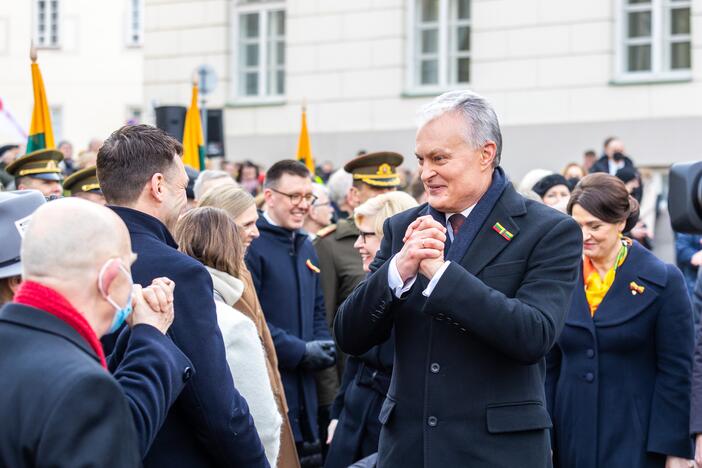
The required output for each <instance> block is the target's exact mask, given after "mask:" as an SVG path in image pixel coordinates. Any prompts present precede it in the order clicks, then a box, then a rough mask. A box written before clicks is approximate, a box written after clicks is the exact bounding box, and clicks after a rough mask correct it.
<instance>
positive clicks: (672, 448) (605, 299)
mask: <svg viewBox="0 0 702 468" xmlns="http://www.w3.org/2000/svg"><path fill="white" fill-rule="evenodd" d="M568 212H569V213H571V214H572V216H573V218H574V219H575V220H576V221H577V222H578V224H579V225H580V227H581V229H582V232H583V261H582V266H581V268H580V275H579V279H578V283H577V287H576V288H575V293H574V295H573V299H572V303H571V304H570V310H569V311H568V315H567V318H566V324H565V328H564V329H563V333H561V335H560V337H559V338H558V341H557V343H556V345H555V346H554V347H553V349H552V350H551V352H550V353H549V355H548V360H547V364H548V373H547V380H546V391H547V398H548V406H549V411H550V413H551V417H552V420H553V436H554V446H553V453H554V455H553V457H554V461H555V463H556V465H557V466H559V467H562V468H570V467H574V466H575V467H582V468H596V467H605V466H607V467H609V466H612V467H619V466H628V467H637V468H644V467H651V468H652V467H660V468H663V467H666V468H674V467H681V468H682V467H687V466H689V462H688V461H687V459H690V458H692V441H691V439H690V436H689V433H688V424H689V414H690V378H691V377H690V374H691V368H692V347H693V327H692V316H691V312H690V300H689V298H688V295H687V291H686V290H685V282H684V280H683V277H682V275H681V274H680V271H679V270H678V269H677V268H675V267H674V266H673V265H666V264H665V263H663V262H662V261H661V260H659V259H657V258H656V257H655V256H654V255H653V254H651V253H650V252H648V251H647V250H646V249H645V248H643V247H642V246H641V245H640V244H639V243H638V242H636V241H631V240H630V239H628V238H626V237H622V235H621V233H622V232H626V231H627V230H628V229H629V228H630V227H631V226H633V225H634V224H635V223H636V220H637V218H638V213H639V207H638V203H637V202H636V200H635V199H634V198H633V197H632V196H630V195H629V193H628V192H627V190H626V187H625V186H624V183H623V182H622V181H621V180H619V179H617V178H616V177H613V176H610V175H607V174H591V175H589V176H587V177H585V178H583V180H581V181H580V183H579V184H578V185H577V186H576V188H575V190H574V191H573V194H572V196H571V199H570V201H569V202H568Z"/></svg>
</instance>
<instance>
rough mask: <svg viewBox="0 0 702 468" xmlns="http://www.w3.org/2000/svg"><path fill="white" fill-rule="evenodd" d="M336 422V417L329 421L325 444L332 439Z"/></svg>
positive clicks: (328, 443) (337, 421)
mask: <svg viewBox="0 0 702 468" xmlns="http://www.w3.org/2000/svg"><path fill="white" fill-rule="evenodd" d="M337 424H339V420H338V419H332V420H331V421H329V427H328V428H327V445H330V444H331V441H332V439H333V438H334V431H336V425H337Z"/></svg>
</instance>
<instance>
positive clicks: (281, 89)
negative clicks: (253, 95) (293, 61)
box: [277, 70, 285, 94]
mask: <svg viewBox="0 0 702 468" xmlns="http://www.w3.org/2000/svg"><path fill="white" fill-rule="evenodd" d="M277 73H278V80H277V85H278V94H285V71H284V70H279V71H278V72H277Z"/></svg>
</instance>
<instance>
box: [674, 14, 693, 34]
mask: <svg viewBox="0 0 702 468" xmlns="http://www.w3.org/2000/svg"><path fill="white" fill-rule="evenodd" d="M670 32H671V34H690V9H689V8H674V9H672V10H670Z"/></svg>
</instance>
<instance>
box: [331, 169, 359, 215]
mask: <svg viewBox="0 0 702 468" xmlns="http://www.w3.org/2000/svg"><path fill="white" fill-rule="evenodd" d="M351 185H353V176H352V175H351V174H349V173H348V172H346V171H345V170H344V169H343V168H342V169H337V170H336V171H334V173H333V174H332V175H331V176H329V180H328V181H327V187H328V188H329V198H331V201H333V202H334V203H335V204H336V206H341V205H343V204H344V200H345V199H346V194H347V193H348V192H349V189H350V188H351Z"/></svg>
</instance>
